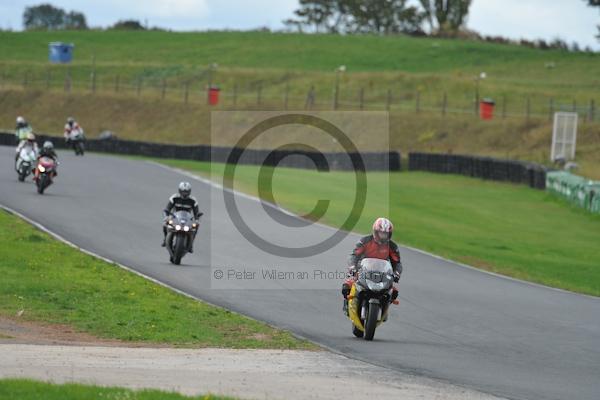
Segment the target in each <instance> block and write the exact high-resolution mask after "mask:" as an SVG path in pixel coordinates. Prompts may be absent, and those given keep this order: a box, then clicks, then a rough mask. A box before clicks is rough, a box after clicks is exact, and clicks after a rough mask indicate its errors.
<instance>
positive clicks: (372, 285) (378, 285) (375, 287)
mask: <svg viewBox="0 0 600 400" xmlns="http://www.w3.org/2000/svg"><path fill="white" fill-rule="evenodd" d="M367 287H368V288H369V290H372V291H374V292H377V291H380V290H383V282H373V281H371V280H367Z"/></svg>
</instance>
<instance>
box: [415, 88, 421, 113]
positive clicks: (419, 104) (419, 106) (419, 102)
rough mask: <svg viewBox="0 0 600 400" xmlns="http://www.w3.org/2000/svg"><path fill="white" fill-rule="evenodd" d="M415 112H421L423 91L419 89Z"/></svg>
mask: <svg viewBox="0 0 600 400" xmlns="http://www.w3.org/2000/svg"><path fill="white" fill-rule="evenodd" d="M415 112H416V113H417V114H418V113H419V112H421V92H419V91H418V90H417V94H416V96H415Z"/></svg>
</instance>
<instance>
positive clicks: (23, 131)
mask: <svg viewBox="0 0 600 400" xmlns="http://www.w3.org/2000/svg"><path fill="white" fill-rule="evenodd" d="M32 132H33V129H32V128H31V126H30V125H29V123H28V122H27V121H26V120H25V118H23V117H22V116H20V115H19V116H18V117H17V124H16V126H15V139H16V142H17V144H19V143H21V142H22V141H23V140H27V134H28V133H32Z"/></svg>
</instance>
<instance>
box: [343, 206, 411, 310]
mask: <svg viewBox="0 0 600 400" xmlns="http://www.w3.org/2000/svg"><path fill="white" fill-rule="evenodd" d="M393 231H394V226H393V225H392V222H391V221H390V220H388V219H387V218H377V219H376V220H375V222H374V223H373V233H372V234H371V235H368V236H365V237H363V238H361V239H360V240H359V241H358V243H356V246H355V247H354V251H353V252H352V255H351V256H350V261H349V263H348V264H349V266H348V279H346V281H345V282H344V283H343V284H342V295H343V296H344V312H345V313H347V310H348V294H350V289H351V287H352V284H353V283H354V281H355V279H356V273H357V272H358V268H360V262H361V260H362V259H363V258H378V259H381V260H388V261H389V262H390V264H392V269H393V271H394V282H398V281H399V280H400V274H402V262H401V260H400V252H399V250H398V245H397V244H396V243H394V242H393V241H392V240H391V238H392V233H393ZM397 297H398V291H397V290H394V291H393V292H392V300H396V298H397Z"/></svg>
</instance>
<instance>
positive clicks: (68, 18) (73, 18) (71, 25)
mask: <svg viewBox="0 0 600 400" xmlns="http://www.w3.org/2000/svg"><path fill="white" fill-rule="evenodd" d="M64 25H65V29H87V28H88V26H87V21H86V19H85V15H83V13H80V12H77V11H71V12H69V13H68V14H67V15H65V23H64Z"/></svg>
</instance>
